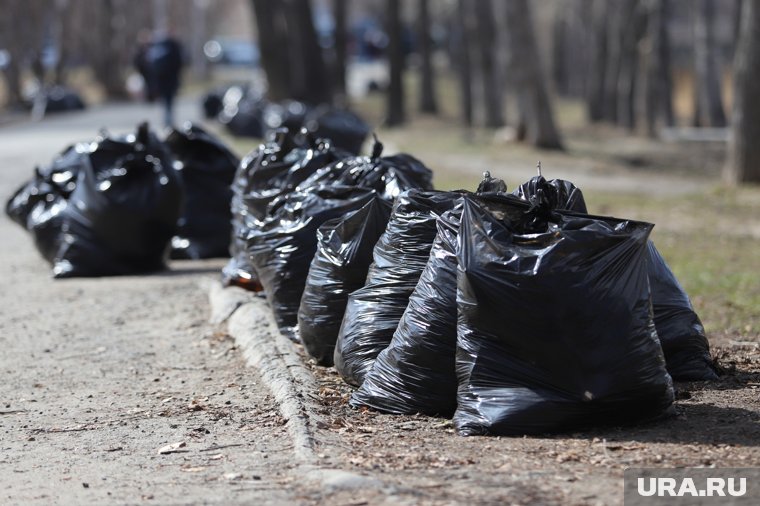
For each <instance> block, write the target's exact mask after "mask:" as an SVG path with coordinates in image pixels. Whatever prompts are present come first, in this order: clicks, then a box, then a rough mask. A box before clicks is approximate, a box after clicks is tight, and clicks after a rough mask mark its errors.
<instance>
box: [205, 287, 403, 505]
mask: <svg viewBox="0 0 760 506" xmlns="http://www.w3.org/2000/svg"><path fill="white" fill-rule="evenodd" d="M208 288H209V303H210V306H211V316H210V318H209V321H210V323H212V324H213V325H220V326H221V325H224V324H225V323H226V324H227V332H228V334H229V335H230V336H232V338H233V339H234V340H235V343H236V344H237V345H238V346H239V347H240V349H241V350H242V352H243V357H244V358H245V360H246V362H247V364H248V365H249V366H251V367H253V368H255V369H256V370H257V371H258V373H259V376H260V377H261V381H262V382H263V383H264V384H265V385H266V387H267V388H268V389H269V390H270V391H271V392H272V395H273V396H274V398H275V402H276V403H277V406H278V409H279V411H280V414H281V415H282V416H283V418H285V419H286V420H287V423H286V427H287V430H288V433H289V435H290V437H291V439H292V440H293V453H294V457H295V459H296V462H297V464H298V468H297V471H298V472H301V473H303V475H304V476H305V477H306V479H307V480H308V481H309V482H311V483H312V484H314V485H316V486H318V487H320V488H321V489H323V490H324V491H326V492H338V491H344V490H354V489H362V490H367V489H376V490H378V491H385V492H387V493H391V494H392V493H393V492H394V489H393V487H391V486H389V485H387V484H385V483H383V482H381V481H380V480H377V479H375V478H370V477H367V476H363V475H360V474H356V473H351V472H348V471H343V470H340V469H335V468H327V467H321V466H320V465H319V464H318V460H319V459H318V455H317V448H322V449H324V448H326V447H328V446H330V445H331V444H335V442H334V440H331V439H332V438H331V437H330V435H329V434H326V433H324V432H323V431H320V430H319V428H318V426H319V423H320V421H321V417H320V415H319V414H318V413H319V402H318V401H317V400H316V399H317V398H318V397H317V392H318V390H319V387H318V384H317V381H316V379H315V378H314V375H313V374H312V372H311V371H310V370H309V369H308V368H307V367H306V366H305V365H304V363H303V360H302V358H301V356H300V355H299V353H298V351H297V349H296V346H295V344H294V343H293V342H291V341H290V340H289V339H288V338H286V337H285V336H283V335H282V334H280V331H279V330H278V328H277V324H276V323H275V320H274V317H273V315H272V311H271V309H270V308H269V306H268V304H267V302H266V299H264V298H263V297H260V296H257V295H255V294H253V293H251V292H248V291H246V290H243V289H242V288H238V287H227V288H223V287H222V285H221V284H220V283H218V282H214V283H211V284H210V286H209V287H208Z"/></svg>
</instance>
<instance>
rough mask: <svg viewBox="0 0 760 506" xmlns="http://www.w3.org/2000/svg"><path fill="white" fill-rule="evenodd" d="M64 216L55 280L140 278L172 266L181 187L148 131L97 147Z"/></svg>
mask: <svg viewBox="0 0 760 506" xmlns="http://www.w3.org/2000/svg"><path fill="white" fill-rule="evenodd" d="M91 149H92V150H91V152H90V153H89V156H88V162H89V163H87V164H86V166H85V167H84V168H83V170H82V171H81V172H80V174H79V179H78V180H77V185H76V189H75V190H74V192H73V193H72V194H71V197H70V198H69V203H68V205H67V206H66V209H64V210H63V212H62V217H63V235H62V238H61V246H60V249H59V250H58V253H57V254H56V258H55V263H54V266H53V274H54V275H55V277H58V278H63V277H75V276H109V275H119V274H137V273H144V272H150V271H154V270H158V269H161V268H163V267H164V266H165V263H164V261H165V258H166V254H167V253H168V248H169V243H170V240H171V237H172V235H174V231H175V229H176V225H177V220H178V219H179V216H180V210H181V207H182V184H181V181H180V179H179V175H178V174H177V172H176V171H175V170H174V168H173V167H172V159H171V157H170V156H169V154H168V152H167V151H166V148H165V146H164V145H163V143H161V142H160V141H159V140H158V139H157V138H156V136H155V135H153V134H152V133H151V132H150V131H149V129H148V126H147V124H142V125H140V127H139V128H138V131H137V134H136V135H131V136H127V137H125V138H112V137H106V138H103V139H100V140H99V141H97V142H96V144H95V146H94V147H92V148H91Z"/></svg>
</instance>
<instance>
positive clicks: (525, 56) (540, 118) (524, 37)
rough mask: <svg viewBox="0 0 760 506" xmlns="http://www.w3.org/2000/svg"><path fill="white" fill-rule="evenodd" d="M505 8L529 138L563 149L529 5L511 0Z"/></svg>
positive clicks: (543, 145) (514, 77)
mask: <svg viewBox="0 0 760 506" xmlns="http://www.w3.org/2000/svg"><path fill="white" fill-rule="evenodd" d="M505 7H506V9H505V10H506V18H507V19H506V28H507V36H508V38H509V57H510V65H509V70H510V73H511V75H512V80H513V82H514V85H515V91H516V93H517V96H518V103H519V105H518V107H520V108H522V110H523V111H524V113H525V120H526V129H527V132H526V133H527V140H528V142H530V143H531V144H533V145H534V146H537V147H540V148H546V149H562V141H561V140H560V135H559V131H558V130H557V127H556V126H555V123H554V113H553V111H552V105H551V102H550V101H549V94H548V92H547V90H546V83H545V81H544V76H543V71H542V69H541V61H540V57H539V53H538V48H537V47H536V39H535V36H534V33H533V19H532V15H531V11H530V5H529V3H528V2H527V0H510V1H508V2H506V3H505Z"/></svg>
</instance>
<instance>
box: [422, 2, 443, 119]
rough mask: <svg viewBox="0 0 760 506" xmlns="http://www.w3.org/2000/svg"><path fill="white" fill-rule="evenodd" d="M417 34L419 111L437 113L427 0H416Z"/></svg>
mask: <svg viewBox="0 0 760 506" xmlns="http://www.w3.org/2000/svg"><path fill="white" fill-rule="evenodd" d="M417 5H418V10H417V12H418V21H417V35H418V38H419V40H420V43H419V44H420V111H421V112H425V113H429V114H438V101H437V100H436V94H435V77H434V75H433V61H432V58H433V48H432V44H431V40H430V12H429V6H428V0H419V1H418V4H417Z"/></svg>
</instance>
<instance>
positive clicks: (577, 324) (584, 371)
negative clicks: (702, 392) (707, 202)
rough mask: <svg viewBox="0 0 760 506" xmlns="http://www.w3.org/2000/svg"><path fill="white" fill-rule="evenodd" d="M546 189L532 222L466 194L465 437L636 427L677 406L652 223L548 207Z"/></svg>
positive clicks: (462, 289) (461, 397) (460, 371)
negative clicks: (653, 280)
mask: <svg viewBox="0 0 760 506" xmlns="http://www.w3.org/2000/svg"><path fill="white" fill-rule="evenodd" d="M542 193H543V192H541V191H539V192H538V194H537V199H534V202H533V204H532V205H531V207H530V210H529V211H528V212H529V214H530V215H531V216H529V217H530V220H527V221H523V223H527V227H524V225H523V224H519V225H518V226H516V225H515V223H513V222H510V221H508V220H502V219H500V218H499V217H497V216H496V215H494V214H493V213H491V212H489V211H488V210H487V209H484V208H483V207H482V206H481V205H480V204H479V203H478V202H476V201H475V200H474V199H469V198H467V197H464V207H463V212H462V222H461V228H460V233H459V248H458V253H457V261H458V276H457V282H458V286H457V306H458V309H459V319H458V332H457V334H458V335H457V339H458V342H457V359H456V360H457V375H458V378H459V391H458V408H457V412H456V414H455V416H454V424H455V426H456V428H457V429H458V431H459V432H460V433H461V434H464V435H474V434H494V435H518V434H529V433H545V432H554V431H568V430H572V429H574V428H578V427H588V426H593V425H601V424H617V423H630V422H633V421H638V420H642V419H647V418H653V417H656V416H660V415H662V414H664V413H666V412H667V411H668V410H669V407H670V406H671V404H672V402H673V388H672V381H671V379H670V376H669V375H668V373H667V371H666V370H665V361H664V358H663V355H662V349H661V347H660V343H659V340H658V339H657V333H656V331H655V327H654V322H653V321H652V316H651V311H650V304H651V302H650V296H649V287H648V280H647V266H646V244H647V238H648V236H649V233H650V231H651V229H652V225H651V224H648V223H643V222H636V221H628V220H618V219H614V218H602V217H594V216H588V215H582V214H576V213H569V212H566V211H551V210H550V204H549V201H548V199H543V198H541V194H542ZM541 222H543V223H544V225H543V228H544V230H543V231H540V230H539V229H538V228H537V224H539V223H541ZM523 228H527V230H523Z"/></svg>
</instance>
